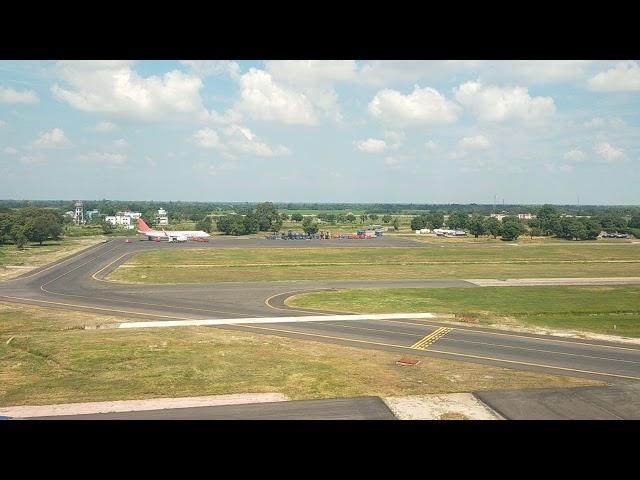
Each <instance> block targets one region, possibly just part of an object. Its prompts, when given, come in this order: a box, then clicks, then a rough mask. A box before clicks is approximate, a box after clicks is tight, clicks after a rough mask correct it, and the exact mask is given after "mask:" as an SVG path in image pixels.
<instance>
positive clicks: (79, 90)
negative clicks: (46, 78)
mask: <svg viewBox="0 0 640 480" xmlns="http://www.w3.org/2000/svg"><path fill="white" fill-rule="evenodd" d="M57 67H58V69H57V71H58V73H59V75H60V77H61V78H62V79H63V80H64V81H65V82H66V83H67V84H68V86H64V87H63V86H60V85H58V84H56V85H54V86H53V87H52V88H51V91H52V93H53V95H54V96H55V97H56V98H58V99H59V100H62V101H64V102H67V103H68V104H69V105H71V106H72V107H74V108H76V109H78V110H81V111H84V112H94V113H111V114H114V115H120V116H123V117H130V118H135V119H137V120H143V121H163V120H171V121H179V120H183V121H198V122H208V121H214V122H221V123H224V122H228V121H230V118H229V116H222V115H220V114H218V113H216V112H213V111H208V110H207V109H206V108H205V107H204V106H203V104H202V99H201V98H200V89H201V88H202V86H203V84H202V80H201V79H200V78H199V77H197V76H192V75H188V74H186V73H184V72H181V71H180V70H172V71H170V72H167V73H165V74H164V75H162V76H158V75H152V76H149V77H141V76H140V75H138V74H137V73H136V72H135V71H134V70H133V69H132V62H119V61H94V62H86V61H64V62H58V64H57Z"/></svg>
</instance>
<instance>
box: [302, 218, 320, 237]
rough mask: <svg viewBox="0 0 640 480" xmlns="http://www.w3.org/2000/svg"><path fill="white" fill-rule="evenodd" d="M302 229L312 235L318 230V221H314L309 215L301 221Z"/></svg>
mask: <svg viewBox="0 0 640 480" xmlns="http://www.w3.org/2000/svg"><path fill="white" fill-rule="evenodd" d="M302 229H303V230H304V233H306V234H307V235H313V234H315V233H317V232H318V223H317V222H314V221H313V219H312V218H311V217H307V218H305V219H304V220H303V221H302Z"/></svg>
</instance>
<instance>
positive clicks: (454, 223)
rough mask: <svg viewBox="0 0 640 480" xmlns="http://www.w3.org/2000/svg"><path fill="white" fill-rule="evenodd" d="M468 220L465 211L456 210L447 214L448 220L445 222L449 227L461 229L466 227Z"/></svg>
mask: <svg viewBox="0 0 640 480" xmlns="http://www.w3.org/2000/svg"><path fill="white" fill-rule="evenodd" d="M468 222H469V217H468V215H467V212H464V211H457V212H454V213H452V214H451V215H449V220H448V221H447V224H448V225H449V228H453V229H454V230H462V229H464V228H466V227H467V223H468Z"/></svg>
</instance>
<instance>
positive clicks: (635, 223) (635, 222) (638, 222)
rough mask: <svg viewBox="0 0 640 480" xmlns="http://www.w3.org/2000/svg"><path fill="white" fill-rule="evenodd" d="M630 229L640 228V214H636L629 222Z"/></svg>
mask: <svg viewBox="0 0 640 480" xmlns="http://www.w3.org/2000/svg"><path fill="white" fill-rule="evenodd" d="M629 227H631V228H640V213H636V214H635V215H634V216H632V217H631V220H629Z"/></svg>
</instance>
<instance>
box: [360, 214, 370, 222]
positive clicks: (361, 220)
mask: <svg viewBox="0 0 640 480" xmlns="http://www.w3.org/2000/svg"><path fill="white" fill-rule="evenodd" d="M367 218H369V216H368V215H367V214H366V213H363V214H362V215H360V222H362V223H364V222H366V221H367Z"/></svg>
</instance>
